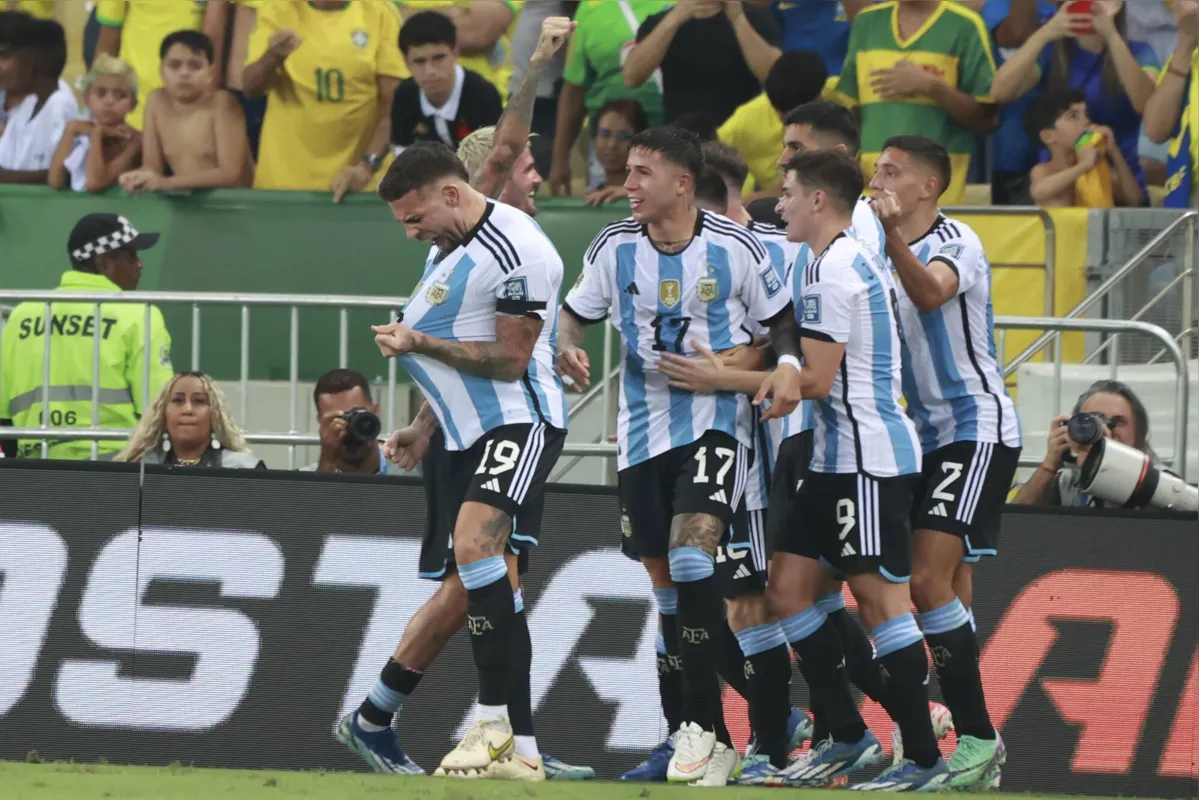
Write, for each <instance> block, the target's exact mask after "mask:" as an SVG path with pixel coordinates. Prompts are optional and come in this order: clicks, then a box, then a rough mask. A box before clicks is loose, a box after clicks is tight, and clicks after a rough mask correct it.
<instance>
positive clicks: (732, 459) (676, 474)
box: [617, 431, 753, 559]
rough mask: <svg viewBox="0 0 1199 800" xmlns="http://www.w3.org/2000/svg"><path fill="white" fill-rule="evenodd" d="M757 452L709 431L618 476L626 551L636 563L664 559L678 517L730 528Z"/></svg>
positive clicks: (627, 469) (624, 470)
mask: <svg viewBox="0 0 1199 800" xmlns="http://www.w3.org/2000/svg"><path fill="white" fill-rule="evenodd" d="M751 459H753V451H752V450H750V449H749V448H748V447H746V446H745V445H743V444H741V443H740V442H738V441H737V440H736V439H734V438H733V437H732V436H729V435H728V434H727V433H723V432H721V431H708V432H706V433H705V434H704V435H703V436H701V437H699V439H697V440H695V441H694V442H692V443H691V444H688V445H683V446H682V447H676V448H674V449H673V450H668V451H667V452H665V453H662V454H660V455H657V456H654V457H653V458H651V459H649V460H648V461H642V462H641V463H640V464H634V465H632V466H630V467H626V468H624V469H622V470H621V471H620V472H619V473H618V474H617V482H618V483H619V493H620V513H621V528H622V533H623V534H624V535H623V536H622V537H621V539H622V542H621V544H622V549H623V550H624V553H625V555H627V556H629V557H630V558H633V559H639V558H640V557H641V556H650V557H653V556H665V555H666V554H667V553H668V552H669V550H670V523H671V520H672V519H673V518H674V517H675V516H677V515H678V514H710V515H712V516H713V517H716V518H717V519H719V520H720V521H721V522H723V523H724V524H725V525H726V526H727V525H728V524H729V523H731V522H732V521H733V510H734V509H736V508H737V507H738V506H739V505H741V499H742V496H743V495H744V494H745V484H746V481H747V479H748V478H749V465H750V463H751Z"/></svg>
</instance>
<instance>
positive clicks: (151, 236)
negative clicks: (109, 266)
mask: <svg viewBox="0 0 1199 800" xmlns="http://www.w3.org/2000/svg"><path fill="white" fill-rule="evenodd" d="M157 242H158V234H157V233H138V232H137V230H136V229H135V228H134V227H133V226H132V225H130V224H129V220H127V219H125V218H124V217H120V216H117V215H116V214H88V215H87V216H86V217H84V218H83V219H81V220H79V222H77V223H75V227H74V228H73V229H72V230H71V235H70V237H69V238H68V239H67V252H68V253H70V254H71V260H72V261H76V262H86V261H91V260H92V259H93V258H95V257H96V256H100V255H104V254H105V253H111V252H113V251H115V250H122V249H123V250H148V249H150V248H151V247H153V246H154V245H155V243H157Z"/></svg>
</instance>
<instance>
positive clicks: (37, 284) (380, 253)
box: [0, 186, 628, 380]
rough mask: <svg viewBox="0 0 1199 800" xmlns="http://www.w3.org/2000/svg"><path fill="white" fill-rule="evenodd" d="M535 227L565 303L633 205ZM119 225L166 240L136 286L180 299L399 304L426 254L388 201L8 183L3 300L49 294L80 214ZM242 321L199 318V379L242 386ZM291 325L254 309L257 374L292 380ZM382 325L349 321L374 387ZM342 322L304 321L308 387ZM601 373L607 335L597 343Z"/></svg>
mask: <svg viewBox="0 0 1199 800" xmlns="http://www.w3.org/2000/svg"><path fill="white" fill-rule="evenodd" d="M539 207H540V213H539V215H538V217H537V221H538V223H539V224H540V225H541V227H542V228H543V229H544V230H545V232H546V234H547V235H548V236H549V237H550V238H551V239H552V240H553V241H554V243H555V244H556V245H557V247H558V251H559V252H560V253H561V254H562V260H563V262H564V263H565V265H566V278H565V282H564V293H565V290H568V289H569V288H570V287H571V286H572V285H573V284H574V281H575V279H576V278H577V277H578V274H579V271H580V269H581V268H582V261H583V254H584V252H585V251H586V249H587V247H588V245H589V244H590V243H591V240H592V238H593V237H594V236H595V234H596V233H597V232H598V231H599V229H600V228H601V227H603V225H605V224H606V223H608V222H610V221H612V220H614V219H618V218H619V217H621V216H624V215H626V214H627V213H628V205H627V204H622V205H621V206H617V207H614V208H613V207H610V208H607V209H593V208H588V207H586V206H583V205H582V203H581V202H579V201H571V200H558V199H544V200H541V201H540V202H539ZM96 211H104V212H110V213H117V214H123V215H125V216H126V217H128V218H129V220H130V222H132V223H133V225H134V227H136V228H137V229H138V230H141V231H158V232H160V233H161V234H162V239H161V241H160V242H159V244H158V246H157V247H155V248H154V249H153V250H150V251H147V252H146V253H145V257H144V262H145V271H144V272H143V273H142V280H141V285H140V286H139V288H141V289H144V290H147V291H174V292H271V293H279V294H353V295H377V296H384V297H402V296H404V295H405V294H406V293H407V292H409V291H410V290H411V289H412V287H413V286H415V284H416V281H417V280H419V278H420V273H421V268H422V266H423V264H424V258H425V254H426V253H427V252H428V248H427V246H426V245H422V244H420V243H417V242H409V241H408V240H407V239H406V238H405V236H404V229H403V227H402V226H401V225H400V224H399V223H397V222H396V221H395V220H394V219H393V218H392V216H391V214H390V212H389V211H388V209H387V206H386V204H384V203H383V202H382V201H381V200H379V199H378V198H377V197H375V196H374V195H359V196H354V197H351V198H349V199H347V200H346V201H345V202H344V203H343V204H341V205H334V204H333V203H331V202H330V200H329V195H328V194H309V193H305V192H269V191H250V190H238V189H229V190H221V191H212V192H196V193H187V194H180V195H175V196H166V197H135V198H131V197H126V196H125V195H124V194H123V193H122V192H120V191H111V192H109V193H107V194H104V195H99V196H94V195H86V194H79V193H75V192H54V191H52V190H50V189H47V188H45V187H23V186H0V289H47V288H52V287H54V286H55V285H57V283H58V280H59V277H60V275H61V274H62V272H63V271H64V270H65V269H69V268H70V264H69V261H68V258H67V253H66V250H67V246H66V242H67V236H68V234H69V233H70V230H71V227H72V226H73V225H74V224H75V222H76V221H77V220H78V219H79V218H80V217H81V216H83V215H84V214H87V213H91V212H96ZM3 302H4V300H3V299H2V298H0V303H3ZM162 311H163V314H164V315H165V316H166V321H167V326H168V328H169V329H170V331H171V336H172V339H173V347H172V350H173V354H174V362H175V366H176V368H178V369H193V368H196V365H195V364H192V363H191V361H192V359H191V347H192V341H191V339H192V337H191V307H190V306H178V305H174V306H172V305H164V306H162ZM240 320H241V313H240V310H239V309H237V308H234V307H230V308H211V307H209V308H205V309H203V310H202V317H201V335H200V343H201V348H200V364H199V366H200V368H202V369H203V370H204V371H206V372H208V373H210V374H212V375H214V376H215V377H217V378H219V379H222V380H232V379H236V378H238V377H239V376H240V360H239V352H240V339H239V336H240ZM289 320H290V314H289V311H288V310H287V309H274V310H270V309H259V310H252V311H251V324H250V330H251V339H250V342H251V347H250V377H251V378H252V379H270V380H285V379H287V377H288V366H289V365H288V343H289V335H290V333H289ZM379 321H385V319H381V318H380V316H379V315H378V314H371V313H370V312H366V311H361V312H353V313H351V315H350V342H349V361H350V366H351V367H352V368H354V369H358V370H360V371H362V372H363V373H365V374H366V375H367V377H369V378H376V377H382V376H385V375H386V363H385V362H384V361H383V359H382V358H381V357H380V356H379V352H378V350H377V349H376V348H375V344H374V341H373V338H372V334H371V332H370V328H369V326H370V325H371V324H372V322H379ZM337 331H338V325H337V312H336V311H334V310H323V309H308V310H301V312H300V365H299V367H300V378H301V380H313V379H315V378H316V377H318V376H319V375H320V374H321V373H323V372H324V371H326V370H327V369H329V368H331V367H333V366H336V364H337V344H338V343H337ZM587 346H588V350H589V351H590V352H591V357H592V362H593V364H594V365H595V370H596V373H597V374H598V371H599V365H600V363H601V361H600V350H601V348H602V331H601V330H600V328H599V326H595V327H594V328H593V329H592V330H590V331H589V332H588V342H587Z"/></svg>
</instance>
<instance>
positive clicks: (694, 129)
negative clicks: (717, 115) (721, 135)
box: [670, 111, 716, 144]
mask: <svg viewBox="0 0 1199 800" xmlns="http://www.w3.org/2000/svg"><path fill="white" fill-rule="evenodd" d="M670 124H671V125H672V126H674V127H676V128H681V129H683V130H685V131H687V132H689V133H691V134H694V135H695V137H696V138H698V139H699V141H700V143H701V144H702V143H704V142H714V141H716V123H715V122H713V121H712V120H710V119H708V118H707V117H706V116H704V115H703V114H700V113H699V112H697V111H689V112H687V113H686V114H680V115H679V117H678V119H676V120H675V121H674V122H672V123H670Z"/></svg>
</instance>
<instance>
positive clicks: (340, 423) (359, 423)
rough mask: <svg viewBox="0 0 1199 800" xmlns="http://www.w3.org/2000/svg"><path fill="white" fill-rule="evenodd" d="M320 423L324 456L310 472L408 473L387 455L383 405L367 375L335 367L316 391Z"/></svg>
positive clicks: (318, 384)
mask: <svg viewBox="0 0 1199 800" xmlns="http://www.w3.org/2000/svg"><path fill="white" fill-rule="evenodd" d="M312 399H313V401H314V402H315V403H316V415H317V421H318V422H319V423H320V432H321V456H320V460H319V461H317V463H315V464H311V465H309V466H307V467H304V468H303V469H304V470H305V471H308V472H349V473H355V474H358V475H404V474H415V473H405V472H404V470H402V469H400V468H399V467H397V466H396V465H395V464H393V463H392V462H390V461H388V460H387V459H386V458H385V457H384V456H383V447H382V442H380V441H379V431H380V429H381V427H382V426H381V424H380V422H379V404H378V403H375V402H373V401H372V400H371V387H370V384H369V383H368V382H367V380H366V376H365V375H363V374H362V373H361V372H355V371H354V370H351V369H333V370H329V371H328V372H326V373H325V374H324V375H322V376H321V377H320V379H319V380H318V381H317V382H316V388H315V389H313V391H312Z"/></svg>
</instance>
